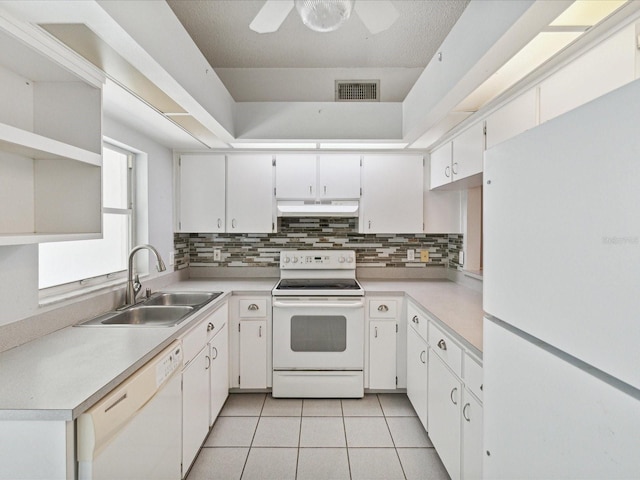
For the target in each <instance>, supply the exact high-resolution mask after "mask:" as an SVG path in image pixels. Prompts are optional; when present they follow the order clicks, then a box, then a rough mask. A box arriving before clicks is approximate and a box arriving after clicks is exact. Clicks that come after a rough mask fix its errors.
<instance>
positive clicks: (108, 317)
mask: <svg viewBox="0 0 640 480" xmlns="http://www.w3.org/2000/svg"><path fill="white" fill-rule="evenodd" d="M194 311H195V308H193V307H188V306H163V307H159V306H147V305H137V306H135V307H131V308H128V309H126V310H122V311H120V312H117V311H116V312H109V313H105V314H104V315H100V316H99V317H96V318H93V319H91V320H89V321H88V322H84V323H81V324H80V325H81V326H105V325H112V326H127V327H173V326H175V325H178V324H179V323H180V322H181V321H183V320H184V319H186V318H187V317H188V316H189V315H190V314H191V313H193V312H194Z"/></svg>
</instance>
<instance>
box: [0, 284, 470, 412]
mask: <svg viewBox="0 0 640 480" xmlns="http://www.w3.org/2000/svg"><path fill="white" fill-rule="evenodd" d="M276 282H277V279H276V278H265V279H233V278H223V279H193V280H186V281H182V282H178V283H175V284H173V285H170V286H169V287H167V288H163V290H167V291H169V290H173V291H180V290H183V291H197V290H200V291H222V292H224V294H223V295H221V296H220V297H218V298H217V299H216V300H214V301H213V302H212V303H211V304H210V305H209V306H207V307H206V308H203V309H202V310H200V311H199V312H198V313H197V314H196V315H195V316H194V317H193V318H192V319H190V320H187V321H185V322H183V323H181V324H179V325H177V326H175V327H165V328H161V327H156V328H153V327H150V328H142V327H138V328H126V327H124V328H122V327H120V328H118V327H67V328H63V329H62V330H58V331H56V332H54V333H52V334H49V335H45V336H43V337H40V338H38V339H37V340H34V341H31V342H29V343H26V344H24V345H21V346H19V347H16V348H13V349H11V350H8V351H6V352H2V353H0V385H2V395H1V396H0V420H59V421H70V420H73V419H75V418H76V417H77V416H78V415H80V414H81V413H82V412H84V411H85V410H86V409H88V408H89V407H90V406H91V405H93V404H94V403H95V402H97V401H98V400H99V399H100V398H102V397H103V396H104V395H106V394H107V393H108V392H109V391H111V390H112V389H113V388H114V387H116V386H117V385H118V384H119V383H121V382H122V381H124V380H125V379H126V378H127V377H128V376H129V375H131V374H132V373H133V372H134V371H135V370H137V369H138V368H140V367H141V366H142V365H144V364H145V363H146V362H147V361H149V360H151V359H152V358H153V357H154V356H155V355H157V354H158V353H160V352H161V351H162V350H163V349H164V348H165V347H166V346H168V345H169V344H170V343H171V342H172V341H173V340H174V339H175V338H177V337H178V336H179V335H180V334H182V333H183V332H186V331H187V330H188V329H189V328H190V327H191V324H192V323H193V322H194V321H197V319H199V318H202V316H204V315H207V313H208V312H210V311H212V310H215V308H216V305H219V304H220V303H221V302H224V301H225V300H227V299H228V298H229V295H230V294H231V292H237V293H242V294H264V293H269V292H270V291H271V289H272V288H273V287H274V286H275V284H276ZM361 283H362V284H363V286H364V288H365V290H366V291H367V292H368V293H375V294H390V295H404V294H405V292H406V293H407V294H408V295H409V296H410V297H411V298H412V299H414V300H415V301H416V302H417V303H419V304H420V305H422V306H423V307H424V308H425V309H426V310H428V311H429V312H431V313H432V314H433V316H435V317H437V318H438V319H439V320H440V321H442V322H443V323H444V324H445V325H447V326H448V327H449V328H451V330H453V331H454V332H456V333H458V334H459V335H461V336H462V337H463V338H464V339H465V340H466V341H467V342H469V343H470V344H471V345H472V346H474V347H475V348H477V349H478V350H482V294H480V293H479V292H475V291H474V290H471V289H469V288H467V287H463V286H460V285H458V284H456V283H453V282H449V281H435V280H427V281H425V280H395V281H394V280H385V281H383V280H362V281H361Z"/></svg>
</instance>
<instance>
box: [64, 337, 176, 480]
mask: <svg viewBox="0 0 640 480" xmlns="http://www.w3.org/2000/svg"><path fill="white" fill-rule="evenodd" d="M181 368H182V344H181V343H180V342H179V341H176V342H174V343H172V344H171V345H170V346H169V347H167V348H166V349H165V350H164V351H163V352H162V353H160V354H159V355H157V356H156V357H154V359H153V360H151V361H149V362H148V363H146V364H145V365H144V366H143V367H142V368H140V369H139V370H138V371H136V372H135V373H134V374H133V375H132V376H131V377H129V378H128V379H127V380H126V381H124V382H123V383H122V384H121V385H119V386H118V387H117V388H115V389H114V390H113V391H112V392H111V393H109V394H108V395H107V396H106V397H104V398H103V399H102V400H100V401H99V402H98V403H97V404H95V405H94V406H93V407H91V408H90V409H89V410H87V412H85V413H83V414H82V415H80V416H79V417H78V420H77V439H78V452H77V455H78V479H79V480H100V479H104V480H114V479H118V480H142V479H145V480H165V479H166V480H180V478H181V467H180V462H181V459H182V443H181V438H182V417H181V415H182V400H181V386H180V375H175V373H176V372H179V371H180V369H181Z"/></svg>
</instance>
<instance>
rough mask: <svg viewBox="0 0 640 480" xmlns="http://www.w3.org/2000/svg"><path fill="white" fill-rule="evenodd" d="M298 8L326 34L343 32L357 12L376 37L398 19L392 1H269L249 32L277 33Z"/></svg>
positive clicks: (306, 21)
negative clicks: (294, 9)
mask: <svg viewBox="0 0 640 480" xmlns="http://www.w3.org/2000/svg"><path fill="white" fill-rule="evenodd" d="M294 6H295V7H296V10H297V11H298V14H299V15H300V18H301V19H302V22H303V23H304V24H305V25H306V26H307V27H309V28H310V29H311V30H314V31H316V32H322V33H325V32H332V31H334V30H337V29H338V28H340V26H341V25H343V24H344V23H345V22H346V21H347V20H348V19H349V17H350V16H351V12H352V11H353V10H355V12H356V13H357V14H358V16H359V17H360V20H362V23H364V25H365V27H367V29H368V30H369V32H371V33H372V34H376V33H380V32H382V31H384V30H386V29H388V28H389V27H390V26H391V25H392V24H393V23H394V22H395V21H396V20H397V19H398V11H397V10H396V8H395V7H394V6H393V3H392V2H391V1H390V0H357V1H356V0H266V1H265V3H264V5H263V7H262V8H261V9H260V11H259V12H258V14H257V15H256V16H255V18H254V19H253V21H252V22H251V23H250V24H249V28H250V29H251V30H253V31H254V32H257V33H273V32H275V31H277V30H278V29H279V28H280V25H282V23H283V22H284V20H285V18H287V16H288V15H289V13H290V12H291V10H293V7H294Z"/></svg>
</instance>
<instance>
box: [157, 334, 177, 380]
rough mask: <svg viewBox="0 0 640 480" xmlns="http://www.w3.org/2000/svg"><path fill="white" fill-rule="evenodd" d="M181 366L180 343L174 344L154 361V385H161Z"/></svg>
mask: <svg viewBox="0 0 640 480" xmlns="http://www.w3.org/2000/svg"><path fill="white" fill-rule="evenodd" d="M180 368H182V343H180V342H179V343H178V344H177V345H174V346H173V348H172V349H171V350H170V351H169V352H167V353H166V354H165V355H164V357H162V358H159V359H158V362H157V363H156V387H159V386H160V385H162V384H163V383H164V382H165V381H167V379H168V378H169V377H170V376H171V375H173V372H175V371H176V370H178V369H180Z"/></svg>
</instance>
